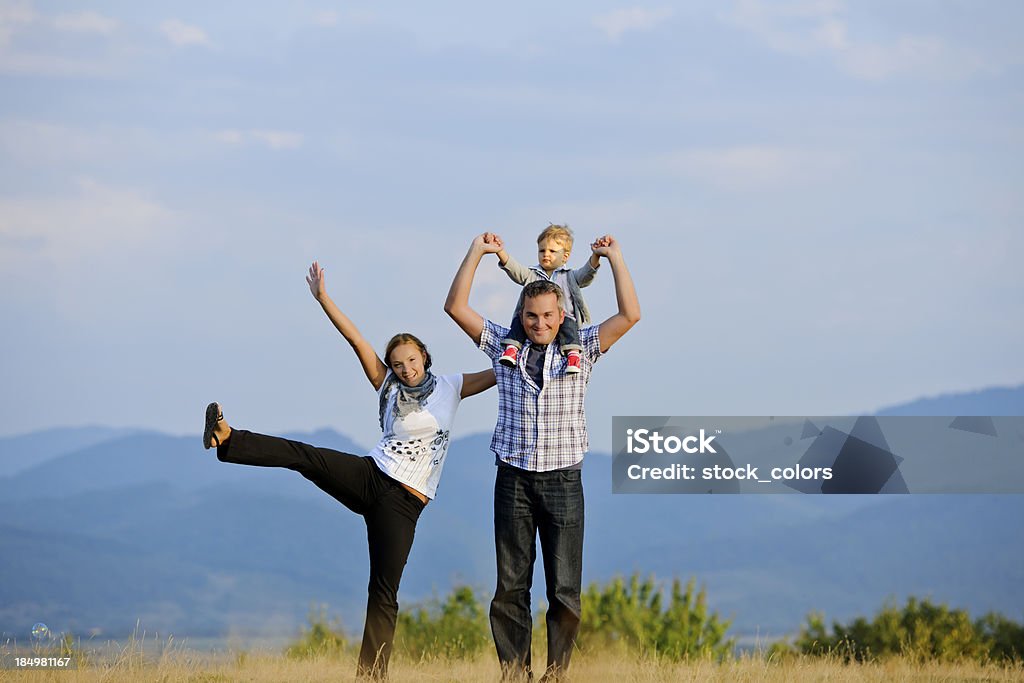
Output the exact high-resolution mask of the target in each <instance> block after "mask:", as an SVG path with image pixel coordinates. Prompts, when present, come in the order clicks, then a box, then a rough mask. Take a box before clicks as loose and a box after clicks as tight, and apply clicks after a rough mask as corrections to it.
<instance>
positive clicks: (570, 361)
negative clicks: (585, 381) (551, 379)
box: [565, 351, 580, 375]
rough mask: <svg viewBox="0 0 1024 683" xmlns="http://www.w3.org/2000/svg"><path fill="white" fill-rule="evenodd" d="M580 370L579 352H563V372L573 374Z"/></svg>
mask: <svg viewBox="0 0 1024 683" xmlns="http://www.w3.org/2000/svg"><path fill="white" fill-rule="evenodd" d="M579 371H580V352H579V351H570V352H569V353H567V354H565V374H567V375H575V374H576V373H577V372H579Z"/></svg>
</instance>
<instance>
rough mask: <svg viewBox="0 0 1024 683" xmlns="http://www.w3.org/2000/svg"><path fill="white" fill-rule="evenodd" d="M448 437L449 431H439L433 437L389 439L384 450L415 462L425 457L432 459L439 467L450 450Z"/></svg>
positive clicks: (384, 445)
mask: <svg viewBox="0 0 1024 683" xmlns="http://www.w3.org/2000/svg"><path fill="white" fill-rule="evenodd" d="M448 435H449V432H448V430H446V429H438V430H437V433H436V434H434V436H433V437H423V438H420V439H409V440H406V441H403V440H402V439H396V438H394V437H389V438H388V439H386V440H385V442H384V444H383V449H384V450H386V451H387V452H389V453H390V454H391V455H393V456H396V457H400V458H409V459H410V460H412V461H414V462H415V461H416V460H417V459H418V458H422V457H424V456H426V457H432V458H433V459H434V464H435V465H437V464H440V462H441V458H442V457H443V455H444V453H445V451H446V450H447V448H448Z"/></svg>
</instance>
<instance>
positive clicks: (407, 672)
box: [0, 650, 1024, 683]
mask: <svg viewBox="0 0 1024 683" xmlns="http://www.w3.org/2000/svg"><path fill="white" fill-rule="evenodd" d="M354 671H355V659H354V657H352V658H349V657H331V658H322V659H310V660H293V659H288V658H285V657H282V656H280V655H276V654H268V653H262V654H254V653H237V654H234V655H210V654H208V653H197V652H190V651H187V650H177V651H172V652H165V653H164V654H163V655H162V656H161V657H160V658H159V659H156V660H153V659H150V658H146V657H143V656H141V655H140V653H138V652H132V651H125V652H122V653H121V654H120V655H119V656H117V657H114V658H113V659H111V660H109V661H105V662H89V661H85V662H83V663H82V665H81V666H80V667H79V668H78V670H75V671H53V670H51V671H11V670H7V671H0V681H61V682H62V683H63V682H68V683H71V682H74V683H86V682H88V683H99V682H100V681H102V682H104V683H136V682H137V681H160V682H161V683H228V682H232V681H246V682H252V683H281V682H291V681H296V682H298V681H310V682H316V681H324V682H325V683H326V682H327V681H332V682H333V681H338V680H353V679H354ZM498 679H499V671H498V665H497V662H496V661H495V659H494V657H493V655H490V654H489V655H487V656H481V657H479V658H477V659H476V660H472V661H456V662H442V661H434V662H420V663H416V662H410V661H408V660H406V661H403V660H402V659H401V658H396V659H395V660H393V662H392V667H391V680H392V681H394V682H395V683H406V682H408V683H412V682H417V683H419V682H421V681H470V682H472V681H487V682H488V683H491V682H493V681H497V680H498ZM568 680H570V681H579V682H587V683H589V682H590V681H609V682H613V683H625V682H627V681H637V682H652V683H653V682H665V683H667V682H669V681H672V682H676V681H683V682H685V681H694V682H697V681H721V682H722V683H726V682H729V683H732V682H743V681H776V682H778V683H784V682H785V683H789V682H790V681H793V682H798V683H799V682H802V681H808V682H809V681H829V682H833V681H834V682H837V683H838V682H846V681H850V682H854V681H856V682H867V681H872V682H874V681H877V682H879V683H881V682H883V681H884V682H889V681H914V682H915V683H916V682H919V681H944V682H949V683H951V682H954V681H986V682H997V681H1024V666H1022V665H1020V664H1018V665H1015V666H1002V667H1001V666H994V665H989V666H982V665H979V664H974V663H965V664H937V663H936V664H915V663H911V662H909V661H905V660H892V661H888V662H885V663H878V664H855V665H846V664H842V663H840V662H836V661H823V660H821V659H794V660H792V661H787V662H766V661H764V660H763V659H759V658H745V659H740V660H736V661H731V662H726V663H723V664H716V663H713V662H693V663H670V662H653V661H650V660H640V659H630V658H623V657H612V656H610V655H601V654H594V655H590V656H582V655H581V656H578V657H576V658H574V660H573V665H572V670H571V672H570V675H569V677H568Z"/></svg>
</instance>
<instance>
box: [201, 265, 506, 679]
mask: <svg viewBox="0 0 1024 683" xmlns="http://www.w3.org/2000/svg"><path fill="white" fill-rule="evenodd" d="M306 282H307V283H309V289H310V291H311V292H312V293H313V297H314V298H315V299H316V300H317V301H319V302H320V305H321V306H322V307H323V309H324V312H325V313H326V314H327V317H328V318H330V320H331V322H332V323H334V326H335V327H336V328H338V331H339V332H341V334H342V336H344V337H345V339H346V340H347V341H348V343H349V344H351V346H352V349H353V350H354V351H355V353H356V357H357V358H358V359H359V362H360V364H361V365H362V367H363V372H365V373H366V378H367V379H368V380H370V384H372V385H373V388H374V389H376V390H377V391H378V399H379V419H380V426H381V430H382V431H383V436H382V437H381V440H380V441H379V442H378V443H377V445H376V446H375V447H374V448H373V450H372V451H371V452H370V454H369V455H367V456H365V457H359V456H356V455H351V454H349V453H341V452H338V451H333V450H329V449H326V448H317V447H315V446H310V445H308V444H304V443H299V442H297V441H289V440H287V439H281V438H278V437H273V436H264V435H262V434H255V433H252V432H248V431H245V430H241V429H232V428H231V427H229V426H228V424H227V422H226V421H225V420H224V416H223V413H222V412H221V409H220V405H219V404H217V403H211V404H210V405H209V406H208V407H207V409H206V428H205V430H204V432H203V446H204V447H205V448H212V447H214V446H216V448H217V458H218V459H219V460H221V461H224V462H233V463H238V464H242V465H259V466H262V467H286V468H288V469H291V470H295V471H296V472H298V473H300V474H301V475H302V476H304V477H306V478H307V479H309V480H310V481H312V482H313V483H314V484H316V485H317V486H318V487H320V488H321V489H322V490H323V491H325V492H326V493H328V494H329V495H331V496H333V497H334V498H335V499H337V500H338V501H340V502H341V503H342V504H343V505H345V507H347V508H349V509H350V510H352V511H353V512H355V513H357V514H360V515H362V516H363V518H364V519H365V520H366V535H367V539H368V541H369V545H370V583H369V595H368V597H367V601H366V623H365V625H364V627H363V644H362V647H361V649H360V651H359V668H358V673H359V674H360V675H369V676H378V677H385V676H386V675H387V666H388V659H389V657H390V656H391V648H392V641H393V636H394V633H395V619H396V616H397V614H398V584H399V581H400V580H401V578H402V570H403V569H404V568H405V562H406V558H408V556H409V549H410V548H411V547H412V541H413V534H414V532H415V530H416V521H417V519H419V516H420V513H421V512H422V511H423V508H424V507H425V506H426V504H427V501H428V500H430V499H431V498H433V497H434V494H435V492H436V490H437V482H438V480H439V479H440V476H441V468H442V467H443V466H444V459H445V455H446V454H447V452H448V437H449V432H450V430H451V426H452V422H453V421H454V418H455V412H456V410H457V409H458V405H459V401H460V400H461V399H463V398H465V397H467V396H472V395H474V394H478V393H480V392H481V391H484V390H486V389H489V388H491V387H493V386H494V371H493V370H484V371H483V372H475V373H468V374H463V375H443V376H440V377H438V376H435V375H434V374H433V373H432V372H430V365H431V360H430V354H429V353H428V352H427V349H426V347H425V346H424V345H423V342H421V341H420V340H419V339H417V338H416V337H415V336H413V335H411V334H408V333H402V334H397V335H395V336H394V337H393V338H392V339H391V341H390V342H388V345H387V349H386V350H385V352H384V361H382V360H381V359H380V358H379V357H378V356H377V354H376V353H375V352H374V350H373V347H372V346H370V344H369V342H367V341H366V339H365V338H363V335H362V334H360V332H359V330H358V329H357V328H356V326H355V325H354V324H353V323H352V321H351V320H349V319H348V317H346V316H345V314H344V313H342V312H341V311H340V310H339V309H338V307H337V306H336V305H335V304H334V302H333V301H332V300H331V298H330V297H329V296H327V289H326V283H325V277H324V270H323V268H321V267H320V265H319V263H317V262H315V261H314V262H313V265H312V266H310V268H309V275H308V276H307V277H306Z"/></svg>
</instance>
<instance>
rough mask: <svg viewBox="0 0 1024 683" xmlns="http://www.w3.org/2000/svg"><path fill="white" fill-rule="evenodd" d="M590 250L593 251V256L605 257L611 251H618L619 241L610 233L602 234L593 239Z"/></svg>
mask: <svg viewBox="0 0 1024 683" xmlns="http://www.w3.org/2000/svg"><path fill="white" fill-rule="evenodd" d="M590 250H591V251H592V252H594V255H595V256H604V257H605V258H607V257H608V256H610V255H611V254H612V253H617V252H619V243H618V241H617V240H616V239H615V238H614V237H612V236H611V235H603V236H601V237H598V238H597V239H596V240H594V241H593V243H592V244H591V245H590Z"/></svg>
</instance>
